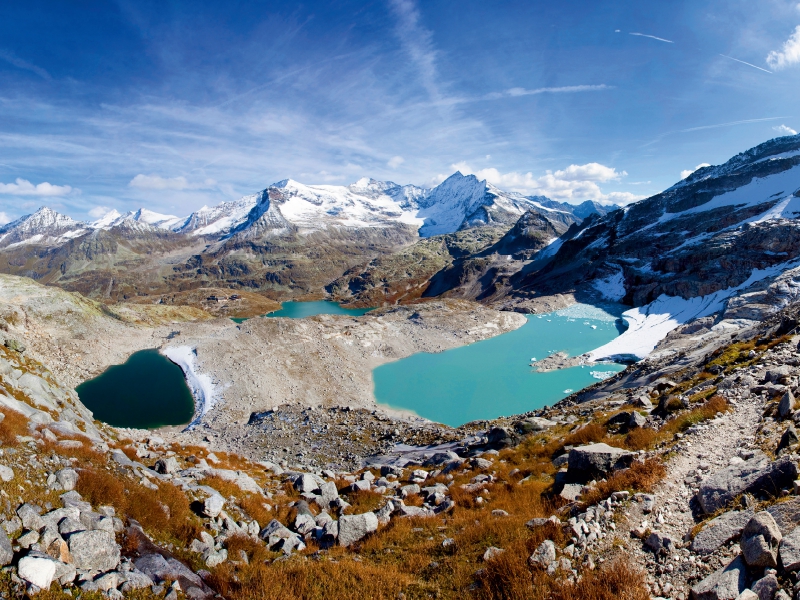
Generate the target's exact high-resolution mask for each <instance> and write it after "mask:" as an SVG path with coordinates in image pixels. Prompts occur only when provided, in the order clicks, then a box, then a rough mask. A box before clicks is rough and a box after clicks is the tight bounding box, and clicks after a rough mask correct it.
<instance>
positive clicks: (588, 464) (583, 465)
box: [569, 443, 635, 478]
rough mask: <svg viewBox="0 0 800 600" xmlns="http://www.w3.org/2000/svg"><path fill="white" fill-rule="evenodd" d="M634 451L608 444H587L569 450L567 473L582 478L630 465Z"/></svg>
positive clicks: (605, 473)
mask: <svg viewBox="0 0 800 600" xmlns="http://www.w3.org/2000/svg"><path fill="white" fill-rule="evenodd" d="M634 456H635V455H634V453H633V452H629V451H627V450H623V449H621V448H614V447H613V446H609V445H608V444H602V443H600V444H589V445H588V446H580V447H578V448H573V449H572V450H570V451H569V473H570V475H578V476H581V477H584V478H594V477H595V476H603V475H607V474H609V473H611V472H612V471H615V470H617V469H623V468H626V467H630V466H631V463H632V462H633V458H634Z"/></svg>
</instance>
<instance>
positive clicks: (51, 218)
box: [0, 207, 90, 248]
mask: <svg viewBox="0 0 800 600" xmlns="http://www.w3.org/2000/svg"><path fill="white" fill-rule="evenodd" d="M89 230H90V227H89V225H87V224H86V223H80V222H78V221H75V220H73V219H71V218H70V217H68V216H66V215H62V214H60V213H57V212H56V211H54V210H51V209H49V208H47V207H42V208H40V209H39V210H37V211H36V212H35V213H33V214H31V215H26V216H24V217H21V218H19V219H17V220H16V221H12V222H11V223H9V224H8V225H4V226H3V227H0V248H7V247H9V246H15V245H18V244H28V243H34V244H43V245H44V244H59V243H63V242H65V241H67V240H70V239H72V238H75V237H78V236H81V235H83V234H85V233H87V232H88V231H89Z"/></svg>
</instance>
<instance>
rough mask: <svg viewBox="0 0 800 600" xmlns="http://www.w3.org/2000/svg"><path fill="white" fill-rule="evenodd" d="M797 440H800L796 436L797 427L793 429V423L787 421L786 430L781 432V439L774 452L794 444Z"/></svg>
mask: <svg viewBox="0 0 800 600" xmlns="http://www.w3.org/2000/svg"><path fill="white" fill-rule="evenodd" d="M798 441H800V440H799V439H798V437H797V429H795V427H794V423H789V427H787V428H786V431H784V432H783V435H782V436H781V440H780V442H778V448H777V450H776V452H780V451H781V450H783V449H785V448H789V447H790V446H794V445H795V444H796V443H797V442H798Z"/></svg>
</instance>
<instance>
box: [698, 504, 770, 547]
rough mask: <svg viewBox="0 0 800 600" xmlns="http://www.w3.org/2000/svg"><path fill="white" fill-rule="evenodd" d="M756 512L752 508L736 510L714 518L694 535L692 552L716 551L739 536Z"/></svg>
mask: <svg viewBox="0 0 800 600" xmlns="http://www.w3.org/2000/svg"><path fill="white" fill-rule="evenodd" d="M754 514H755V513H754V512H753V510H752V509H750V510H744V511H737V510H734V511H731V512H726V513H723V514H721V515H720V516H718V517H717V518H716V519H712V520H711V521H709V522H708V523H706V525H705V527H703V529H701V530H700V532H699V533H698V534H697V535H696V536H694V539H693V540H692V552H695V553H697V554H703V555H706V554H712V553H714V552H715V551H716V550H717V549H718V548H719V547H720V546H722V545H723V544H727V543H728V542H729V541H731V540H732V539H734V538H736V537H739V535H741V533H742V530H743V529H744V526H745V525H747V522H748V521H749V520H750V519H751V518H752V517H753V515H754Z"/></svg>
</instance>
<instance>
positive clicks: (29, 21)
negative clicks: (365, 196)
mask: <svg viewBox="0 0 800 600" xmlns="http://www.w3.org/2000/svg"><path fill="white" fill-rule="evenodd" d="M679 4H680V6H679V7H677V8H678V9H679V10H675V9H676V7H675V6H674V4H673V5H670V6H659V5H655V6H654V7H652V10H649V11H648V13H647V14H643V13H641V11H639V10H638V9H637V8H636V7H637V5H636V3H634V2H633V0H621V1H620V0H618V1H615V2H614V3H612V4H611V5H606V6H602V7H601V6H596V5H595V3H591V2H588V0H586V1H582V2H580V6H579V7H577V8H579V9H580V10H576V7H575V6H570V7H564V6H559V5H547V6H541V5H530V6H519V5H507V6H497V5H491V4H487V3H480V2H477V0H467V1H466V2H462V3H459V4H458V5H455V4H450V3H422V2H419V0H382V1H381V2H377V3H371V4H369V5H364V4H363V3H360V2H357V1H356V0H344V1H343V2H340V3H337V4H336V5H335V6H331V5H330V4H329V3H323V2H319V1H312V2H310V3H306V4H304V5H302V6H301V7H296V6H287V5H286V4H285V3H279V2H275V1H274V0H273V1H268V2H266V3H265V4H261V5H259V6H251V5H246V6H243V5H237V6H235V7H231V6H228V5H225V4H218V5H213V4H208V5H207V4H197V3H190V2H188V1H187V0H179V1H177V2H174V3H170V4H169V5H163V4H162V3H155V2H148V1H145V2H131V1H130V0H120V2H117V3H116V4H114V5H109V4H106V3H101V2H99V0H90V1H89V2H88V3H85V4H81V5H79V6H78V5H69V4H67V5H62V4H59V3H52V2H48V1H47V0H32V2H31V3H26V4H25V5H24V6H23V5H21V4H19V5H17V6H14V5H13V3H7V4H5V5H2V6H0V40H2V41H0V223H2V222H3V221H8V220H10V219H12V218H16V217H18V216H20V215H22V214H24V213H26V212H31V211H32V210H35V209H36V208H37V207H38V206H39V205H41V204H45V203H46V204H48V205H50V206H52V207H53V208H55V209H57V210H61V211H62V212H67V213H68V214H71V215H72V216H74V217H75V218H88V217H95V216H96V215H99V214H105V213H107V212H108V211H110V210H118V211H120V212H124V211H126V210H131V209H135V208H138V207H139V206H144V207H146V208H149V209H151V210H155V211H158V212H163V213H174V214H185V213H188V212H191V211H192V210H195V209H197V208H199V207H200V206H202V205H204V204H206V205H211V204H217V203H219V202H221V201H224V200H230V199H234V198H238V197H240V196H242V195H245V194H248V193H253V192H255V191H257V190H260V189H263V188H264V187H265V186H266V185H268V184H270V183H272V182H275V181H279V180H282V179H285V178H287V177H291V178H293V179H297V180H298V181H302V182H305V183H309V184H314V183H331V184H348V183H351V182H353V181H356V180H357V179H359V178H361V177H362V176H369V177H374V178H376V179H388V180H392V181H396V182H398V183H415V184H418V185H427V186H431V185H435V184H436V183H438V182H439V181H441V180H442V179H443V178H445V177H447V176H448V175H449V174H451V173H452V172H453V171H455V170H460V171H461V172H462V173H465V174H466V173H473V174H475V175H476V176H477V177H479V178H481V179H486V180H487V181H488V182H489V183H492V184H493V185H496V186H497V187H499V188H501V189H506V190H509V191H517V192H520V193H524V194H530V195H546V196H549V197H551V198H553V199H556V200H562V201H567V202H581V201H583V200H587V199H590V200H596V201H600V202H610V203H617V204H625V203H628V202H631V201H635V200H637V199H640V198H643V197H646V196H648V195H651V194H654V193H657V192H659V191H661V190H662V189H665V188H666V187H669V186H670V185H672V184H674V183H675V174H676V173H680V174H681V177H686V176H688V174H690V173H691V172H692V171H693V170H687V169H686V167H687V166H689V165H693V164H697V165H700V166H703V165H705V164H709V163H712V164H717V163H720V162H723V161H725V160H727V159H728V158H729V157H730V156H732V155H733V154H735V153H737V152H739V151H742V150H744V149H746V148H749V147H751V146H753V145H756V144H758V143H760V142H762V141H764V140H766V139H769V138H770V137H776V136H777V135H794V134H795V132H796V130H797V129H798V123H800V116H798V115H796V102H795V101H794V96H795V94H794V91H795V90H796V89H798V85H800V68H798V67H800V10H798V8H797V3H796V2H788V1H784V0H774V2H771V3H770V4H769V5H768V6H766V7H765V6H763V5H759V6H750V5H747V4H746V3H743V4H742V5H739V6H737V7H734V8H731V6H730V5H729V3H724V2H722V0H700V1H699V2H689V1H688V0H679ZM456 12H457V14H458V18H455V17H454V15H455V14H456ZM677 15H680V17H678V16H677ZM34 32H35V33H36V35H34ZM622 32H625V33H628V35H624V34H623V35H619V34H620V33H622ZM42 36H45V37H46V38H47V39H48V44H46V45H43V44H40V43H38V41H37V40H39V39H41V37H42ZM487 39H491V40H492V43H491V44H487V43H486V40H487ZM76 40H80V42H76ZM778 123H780V125H778Z"/></svg>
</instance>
